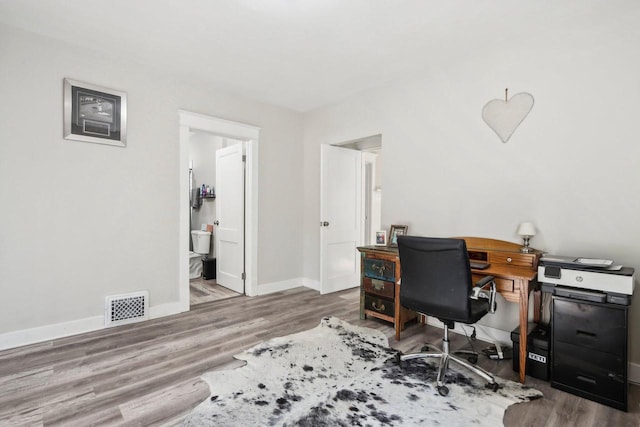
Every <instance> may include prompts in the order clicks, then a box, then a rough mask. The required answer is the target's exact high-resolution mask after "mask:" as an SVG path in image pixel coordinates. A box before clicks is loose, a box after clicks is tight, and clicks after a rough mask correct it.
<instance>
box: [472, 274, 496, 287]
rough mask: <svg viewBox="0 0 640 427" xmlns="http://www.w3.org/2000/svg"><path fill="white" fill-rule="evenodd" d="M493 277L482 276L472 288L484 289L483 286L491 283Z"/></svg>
mask: <svg viewBox="0 0 640 427" xmlns="http://www.w3.org/2000/svg"><path fill="white" fill-rule="evenodd" d="M493 279H494V277H493V276H484V277H483V278H482V279H480V280H478V281H477V282H476V283H475V284H474V285H473V287H474V288H484V286H485V285H486V284H487V283H489V282H493Z"/></svg>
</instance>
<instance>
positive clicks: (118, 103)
mask: <svg viewBox="0 0 640 427" xmlns="http://www.w3.org/2000/svg"><path fill="white" fill-rule="evenodd" d="M64 139H70V140H75V141H83V142H93V143H97V144H107V145H115V146H118V147H126V144H127V94H126V92H122V91H119V90H113V89H108V88H105V87H102V86H97V85H93V84H90V83H83V82H79V81H77V80H72V79H67V78H65V79H64Z"/></svg>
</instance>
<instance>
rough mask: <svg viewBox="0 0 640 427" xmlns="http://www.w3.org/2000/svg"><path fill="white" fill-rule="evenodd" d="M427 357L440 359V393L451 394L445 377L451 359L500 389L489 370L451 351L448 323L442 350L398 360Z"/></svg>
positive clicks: (409, 355) (401, 357) (492, 386)
mask: <svg viewBox="0 0 640 427" xmlns="http://www.w3.org/2000/svg"><path fill="white" fill-rule="evenodd" d="M426 347H431V348H436V347H435V346H433V345H430V344H427V345H426V346H425V348H426ZM423 350H424V348H423ZM465 353H466V352H465ZM470 353H472V352H470ZM472 354H473V353H472ZM427 358H436V359H440V367H439V369H438V378H437V381H436V383H437V389H438V393H440V394H441V395H443V396H446V395H447V394H449V389H448V388H447V386H445V385H444V377H445V375H446V373H447V369H448V367H449V362H450V361H453V362H455V363H457V364H458V365H460V366H462V367H464V368H467V369H468V370H470V371H471V372H474V373H475V374H476V375H478V376H480V377H482V378H484V379H485V380H486V381H487V382H488V384H487V387H488V388H492V389H493V390H494V391H496V390H497V389H498V383H496V380H495V379H494V378H493V375H491V374H490V373H489V372H487V371H485V370H484V369H482V368H481V367H479V366H477V365H473V364H471V363H469V362H467V361H466V360H464V359H462V358H460V357H458V356H456V355H454V354H451V353H449V328H448V326H447V325H446V324H445V326H444V336H443V339H442V350H441V351H438V352H431V351H423V352H419V353H409V354H401V355H399V357H398V362H403V361H405V360H411V359H427Z"/></svg>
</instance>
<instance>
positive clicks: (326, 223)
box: [320, 221, 329, 227]
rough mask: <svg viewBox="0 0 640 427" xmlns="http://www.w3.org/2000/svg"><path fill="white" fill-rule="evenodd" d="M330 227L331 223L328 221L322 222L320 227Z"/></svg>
mask: <svg viewBox="0 0 640 427" xmlns="http://www.w3.org/2000/svg"><path fill="white" fill-rule="evenodd" d="M328 226H329V223H328V222H327V221H322V222H321V223H320V227H328Z"/></svg>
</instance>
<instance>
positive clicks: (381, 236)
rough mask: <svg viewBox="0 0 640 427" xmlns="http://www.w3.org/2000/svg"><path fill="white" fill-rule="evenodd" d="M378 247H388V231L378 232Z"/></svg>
mask: <svg viewBox="0 0 640 427" xmlns="http://www.w3.org/2000/svg"><path fill="white" fill-rule="evenodd" d="M376 246H387V230H380V231H376Z"/></svg>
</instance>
